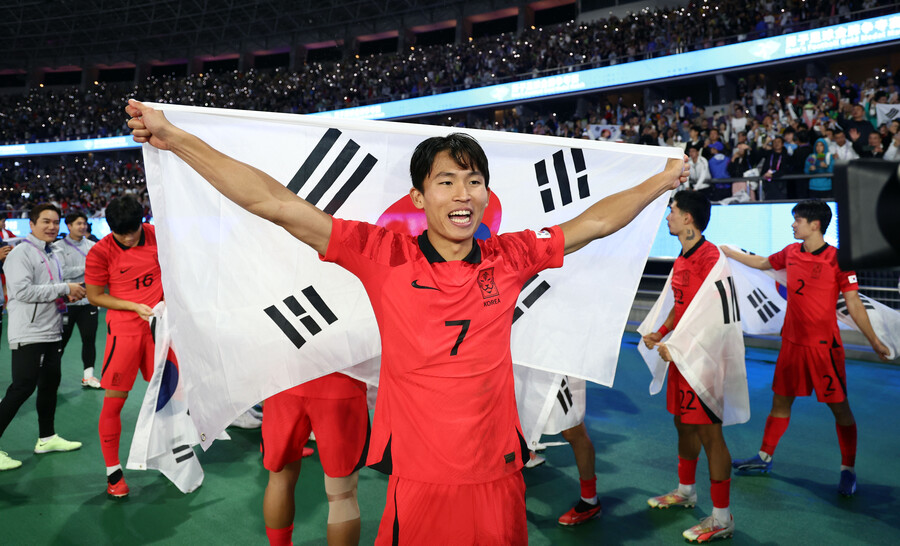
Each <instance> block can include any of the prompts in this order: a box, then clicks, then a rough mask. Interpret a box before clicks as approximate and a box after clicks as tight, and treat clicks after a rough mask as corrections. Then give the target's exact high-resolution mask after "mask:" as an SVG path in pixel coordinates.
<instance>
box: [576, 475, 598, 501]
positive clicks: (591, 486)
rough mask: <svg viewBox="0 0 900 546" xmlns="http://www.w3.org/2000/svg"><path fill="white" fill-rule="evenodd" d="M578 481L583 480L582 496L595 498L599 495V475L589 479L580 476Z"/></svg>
mask: <svg viewBox="0 0 900 546" xmlns="http://www.w3.org/2000/svg"><path fill="white" fill-rule="evenodd" d="M578 481H579V482H581V498H583V499H593V498H594V497H596V496H597V476H594V477H593V478H591V479H589V480H583V479H581V478H578Z"/></svg>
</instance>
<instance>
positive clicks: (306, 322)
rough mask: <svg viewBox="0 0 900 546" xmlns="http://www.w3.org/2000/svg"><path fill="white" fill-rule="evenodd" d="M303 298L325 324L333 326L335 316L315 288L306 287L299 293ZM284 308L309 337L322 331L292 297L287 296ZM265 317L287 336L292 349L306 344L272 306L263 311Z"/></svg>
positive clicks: (298, 333) (291, 325)
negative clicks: (292, 346)
mask: <svg viewBox="0 0 900 546" xmlns="http://www.w3.org/2000/svg"><path fill="white" fill-rule="evenodd" d="M300 292H301V293H302V294H303V295H304V296H306V299H307V301H308V302H309V303H310V305H312V306H313V308H315V310H316V311H317V312H318V313H319V315H321V316H322V318H323V319H325V322H327V323H328V324H333V323H334V322H335V321H337V316H335V314H334V313H333V312H332V311H331V309H330V308H329V307H328V306H327V305H325V301H324V300H323V299H322V297H321V296H319V293H318V292H316V290H315V288H313V287H312V286H308V287H306V288H304V289H303V290H301V291H300ZM283 301H284V304H285V306H287V308H288V310H290V312H291V313H293V314H294V316H296V317H297V318H298V319H300V323H301V324H303V326H305V327H306V329H307V331H309V333H310V334H311V335H316V334H318V333H319V332H321V331H322V327H321V326H319V325H318V323H316V321H315V319H314V318H313V317H312V316H310V315H309V313H308V312H307V311H306V309H305V308H304V307H303V305H302V304H301V303H300V301H299V300H298V299H297V298H296V297H294V296H288V297H286V298H285V299H284V300H283ZM263 311H264V312H265V313H266V315H268V316H269V318H270V319H272V322H274V323H275V325H276V326H278V328H279V329H280V330H281V331H282V332H283V333H284V335H286V336H287V338H288V339H289V340H291V343H293V344H294V347H296V348H298V349H299V348H300V347H302V346H303V344H304V343H306V340H305V339H304V338H303V336H302V335H301V334H300V332H298V331H297V329H296V328H295V327H294V325H293V324H291V322H290V321H289V320H288V319H287V318H286V317H285V316H284V315H283V314H282V313H281V311H279V310H278V308H277V307H276V306H274V305H270V306H269V307H266V308H265V309H264V310H263Z"/></svg>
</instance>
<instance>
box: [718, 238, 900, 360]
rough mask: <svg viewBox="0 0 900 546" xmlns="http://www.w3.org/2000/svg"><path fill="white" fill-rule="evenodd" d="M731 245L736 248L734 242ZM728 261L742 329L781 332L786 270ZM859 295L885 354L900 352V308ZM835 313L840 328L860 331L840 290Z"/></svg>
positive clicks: (749, 332)
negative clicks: (739, 310) (885, 348)
mask: <svg viewBox="0 0 900 546" xmlns="http://www.w3.org/2000/svg"><path fill="white" fill-rule="evenodd" d="M727 246H731V245H727ZM731 248H734V249H735V250H738V248H737V247H734V246H732V247H731ZM728 263H729V265H730V266H731V269H732V274H733V276H734V283H735V285H736V286H737V291H738V294H740V296H741V297H740V308H741V324H742V326H743V329H744V332H745V333H747V334H751V335H760V334H773V335H780V334H781V328H782V326H784V314H785V311H786V310H787V299H786V294H787V292H786V289H785V287H786V286H787V272H786V271H785V270H783V269H782V270H779V271H775V270H774V269H767V270H765V271H761V270H759V269H754V268H752V267H747V266H745V265H743V264H742V263H740V262H738V261H737V260H733V259H730V258H729V259H728ZM859 299H860V300H862V303H863V307H864V308H865V310H866V314H868V315H869V322H871V324H872V329H873V330H874V331H875V335H877V336H878V339H880V340H881V342H882V343H884V344H885V345H886V346H887V347H888V349H890V354H889V355H888V358H891V359H894V358H897V355H898V354H900V312H898V311H897V310H896V309H891V308H890V307H888V306H886V305H884V304H882V303H880V302H879V301H877V300H875V299H873V298H870V297H868V296H866V295H864V294H859ZM835 313H836V315H837V319H838V326H839V327H840V328H841V329H843V330H849V329H852V330H856V331H859V327H858V326H857V325H856V323H855V322H854V321H853V318H852V317H851V316H850V313H849V312H848V311H847V303H846V302H845V301H844V296H843V294H841V295H840V296H838V300H837V302H836V303H835Z"/></svg>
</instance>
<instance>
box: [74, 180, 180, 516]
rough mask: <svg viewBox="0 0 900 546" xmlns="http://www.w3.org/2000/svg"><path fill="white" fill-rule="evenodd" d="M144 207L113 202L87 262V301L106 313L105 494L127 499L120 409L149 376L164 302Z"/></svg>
mask: <svg viewBox="0 0 900 546" xmlns="http://www.w3.org/2000/svg"><path fill="white" fill-rule="evenodd" d="M143 213H144V210H143V206H142V205H141V203H140V202H138V201H137V199H135V198H134V197H132V196H130V195H125V196H122V197H118V198H116V199H113V200H112V201H111V202H110V203H109V205H107V207H106V219H107V222H108V223H109V227H110V229H111V230H112V233H110V234H109V235H107V236H106V237H104V238H103V239H101V240H100V242H99V243H97V244H96V245H94V246H93V248H91V251H90V252H89V253H88V255H87V259H86V261H85V271H84V281H85V283H86V285H87V295H88V300H90V302H91V303H92V304H94V305H97V306H99V307H104V308H106V310H107V311H106V324H107V335H106V351H105V352H104V355H103V368H102V371H101V375H100V386H101V387H102V388H104V389H106V396H105V397H104V399H103V407H102V408H101V410H100V420H99V423H98V432H99V433H100V450H101V451H102V452H103V460H104V462H105V463H106V477H107V494H108V495H109V496H110V497H112V498H120V497H124V496H126V495H128V493H129V491H128V486H127V485H126V484H125V480H124V477H123V473H122V466H121V464H120V462H119V441H120V438H121V431H122V421H121V413H122V407H123V406H124V404H125V400H126V398H128V393H129V391H131V388H132V387H133V386H134V380H135V379H136V378H137V372H138V370H140V371H141V375H142V376H143V377H144V380H145V381H147V380H149V379H150V375H151V374H152V373H153V353H154V344H153V336H152V334H151V332H150V323H149V320H150V317H151V316H152V314H153V306H155V305H156V304H157V303H159V302H160V301H162V299H163V289H162V280H161V278H160V268H159V258H158V255H157V250H156V230H155V228H154V227H153V226H151V225H150V224H144V223H142V219H143Z"/></svg>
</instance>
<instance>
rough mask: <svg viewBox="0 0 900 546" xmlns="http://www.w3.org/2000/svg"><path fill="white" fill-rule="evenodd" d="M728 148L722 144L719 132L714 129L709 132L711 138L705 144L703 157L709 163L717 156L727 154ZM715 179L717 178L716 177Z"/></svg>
mask: <svg viewBox="0 0 900 546" xmlns="http://www.w3.org/2000/svg"><path fill="white" fill-rule="evenodd" d="M728 151H729V150H728V147H727V146H726V145H725V143H724V142H722V140H721V137H720V135H719V130H718V129H716V128H715V127H713V128H712V129H710V130H709V137H708V138H707V139H706V141H705V142H704V143H703V157H705V158H706V160H707V161H709V160H710V159H711V158H712V156H714V155H716V154H722V153H727V152H728ZM714 178H717V177H715V176H714Z"/></svg>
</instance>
